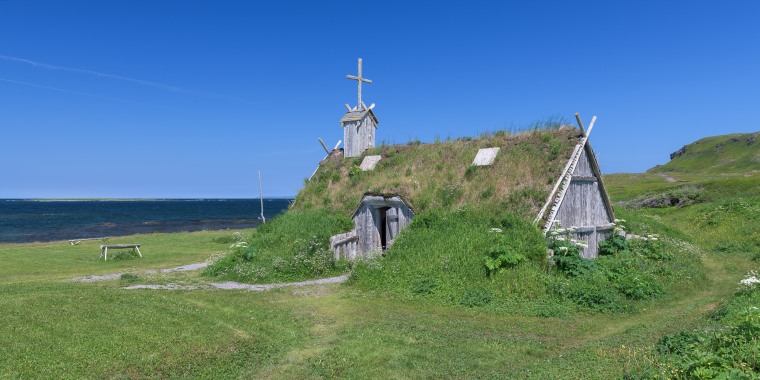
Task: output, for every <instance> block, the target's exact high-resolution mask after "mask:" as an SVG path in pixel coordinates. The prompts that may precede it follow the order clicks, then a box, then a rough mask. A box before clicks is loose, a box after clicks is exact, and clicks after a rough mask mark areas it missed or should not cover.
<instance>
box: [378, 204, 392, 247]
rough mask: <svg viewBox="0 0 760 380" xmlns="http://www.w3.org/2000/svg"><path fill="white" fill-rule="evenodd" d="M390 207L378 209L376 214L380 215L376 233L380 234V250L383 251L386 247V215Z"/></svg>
mask: <svg viewBox="0 0 760 380" xmlns="http://www.w3.org/2000/svg"><path fill="white" fill-rule="evenodd" d="M389 209H390V207H378V208H377V212H378V214H380V218H379V219H378V226H377V232H379V233H380V248H382V249H383V251H385V249H386V248H387V247H388V221H387V220H386V214H387V213H388V210H389Z"/></svg>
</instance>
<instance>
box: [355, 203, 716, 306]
mask: <svg viewBox="0 0 760 380" xmlns="http://www.w3.org/2000/svg"><path fill="white" fill-rule="evenodd" d="M690 248H691V247H688V246H683V245H682V243H680V242H678V241H666V242H663V241H660V240H651V241H650V240H647V241H641V242H633V243H630V242H626V243H624V244H622V245H621V247H619V248H617V249H612V250H611V251H610V252H609V253H610V254H609V255H607V256H605V257H603V258H600V259H598V260H595V261H588V260H584V259H581V258H580V257H579V256H578V252H577V251H576V252H574V256H572V255H567V256H565V258H567V260H565V262H564V264H565V265H564V266H563V265H561V263H559V262H558V266H557V268H559V270H557V269H555V270H554V271H553V273H552V274H547V272H548V269H549V266H548V263H547V262H546V259H545V257H546V239H545V238H544V237H543V235H542V234H541V233H540V231H538V230H537V229H535V228H534V227H533V226H532V225H531V224H530V223H528V222H527V221H525V220H523V219H521V218H519V217H515V216H506V217H503V218H501V219H490V220H489V219H484V218H482V214H480V213H478V212H476V211H472V210H459V211H453V212H441V211H435V212H429V213H426V214H424V215H420V216H419V217H417V218H415V219H414V220H413V222H412V224H411V225H410V226H409V228H408V229H407V230H406V231H405V232H404V234H402V235H401V236H400V237H399V239H398V240H397V241H396V242H395V243H394V245H393V246H392V247H391V248H390V249H389V250H388V251H387V252H386V255H385V257H383V258H380V259H376V260H372V261H364V262H359V263H357V265H356V267H355V268H354V271H353V273H352V275H351V280H350V282H349V283H350V284H352V285H353V286H355V287H357V288H359V289H362V290H364V291H377V292H384V293H388V294H392V295H394V296H398V297H402V298H408V299H430V300H437V301H443V302H445V303H448V304H458V305H463V306H467V307H486V308H489V309H495V310H501V311H510V312H512V313H517V314H527V315H541V316H556V315H563V314H565V313H567V312H568V311H570V310H572V309H576V308H580V309H588V310H596V311H624V310H627V309H629V308H630V306H631V305H632V303H634V302H636V301H641V300H646V299H651V298H654V297H658V296H660V295H663V294H665V293H668V292H671V293H672V292H674V291H677V290H681V289H683V288H684V287H688V284H691V283H693V282H694V281H698V280H699V279H701V278H702V274H701V273H702V272H701V270H702V268H701V264H700V262H699V257H698V256H697V255H696V254H695V253H694V250H693V249H690ZM494 251H499V252H506V253H503V255H502V256H501V257H504V258H505V260H504V261H505V262H506V263H505V265H502V266H501V268H500V269H499V270H489V269H488V266H487V263H488V262H489V259H491V258H492V257H493V255H492V253H493V252H494ZM519 257H522V258H523V259H519ZM515 258H517V259H515ZM573 258H575V259H573ZM559 260H560V257H559V255H558V257H557V261H559Z"/></svg>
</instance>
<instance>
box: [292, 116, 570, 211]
mask: <svg viewBox="0 0 760 380" xmlns="http://www.w3.org/2000/svg"><path fill="white" fill-rule="evenodd" d="M557 127H558V126H557V125H548V126H545V127H544V128H541V129H536V130H533V131H527V132H523V133H518V134H509V133H506V132H503V131H502V132H497V133H495V134H487V135H484V136H480V137H478V138H474V139H473V138H461V139H457V140H453V141H438V142H434V143H429V144H422V143H420V142H419V141H415V142H410V143H408V144H405V145H393V146H379V147H376V148H373V149H370V150H368V151H367V152H365V153H364V154H362V155H361V156H359V157H356V158H351V159H344V158H342V155H341V154H337V155H336V154H333V155H331V156H330V157H329V158H328V159H327V160H325V161H323V162H322V163H321V165H320V167H319V170H318V171H317V172H316V174H315V175H314V177H313V178H312V179H311V180H310V181H308V182H306V184H305V185H304V187H303V189H301V191H300V192H299V193H298V196H297V197H296V201H295V206H294V209H296V210H309V209H324V210H329V211H330V212H337V213H340V214H343V215H346V216H350V215H351V213H353V211H354V209H355V208H356V206H357V205H358V204H359V201H360V199H361V197H362V195H364V193H365V192H372V193H385V194H389V193H392V194H399V195H401V196H403V197H404V198H405V199H408V200H409V201H410V202H411V205H412V207H414V210H415V211H416V212H418V213H419V212H425V211H427V210H442V209H444V210H452V209H456V208H458V207H461V206H465V205H469V206H470V207H477V208H480V209H483V210H500V211H501V212H504V211H512V212H516V213H519V214H521V215H524V216H525V217H526V218H530V217H532V216H535V215H536V214H537V213H538V210H539V208H540V207H541V206H542V205H543V202H544V201H545V200H546V197H547V196H548V195H549V191H550V190H551V188H552V186H553V185H554V183H555V181H556V179H557V177H558V176H559V175H561V172H562V169H563V168H564V165H565V163H566V162H567V160H568V159H569V158H570V155H571V154H572V151H573V148H574V147H575V145H576V144H577V142H578V140H579V138H580V132H579V131H578V130H576V129H571V128H564V129H563V130H559V129H557ZM491 147H500V148H501V150H500V152H499V154H498V155H497V156H496V160H495V162H494V164H493V165H491V166H482V167H475V166H471V164H472V160H473V159H474V158H475V154H476V153H477V152H478V149H480V148H491ZM371 155H380V156H382V159H381V160H380V162H379V163H378V164H377V166H376V168H375V169H374V170H372V171H366V172H365V171H361V170H360V169H359V165H360V164H361V162H362V160H363V159H364V157H366V156H371Z"/></svg>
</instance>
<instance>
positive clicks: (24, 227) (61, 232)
mask: <svg viewBox="0 0 760 380" xmlns="http://www.w3.org/2000/svg"><path fill="white" fill-rule="evenodd" d="M290 202H291V200H289V199H264V217H266V219H267V220H269V219H271V218H273V217H274V216H276V215H277V214H280V213H281V212H283V211H285V210H286V209H287V208H288V205H289V204H290ZM260 214H261V209H260V205H259V200H258V199H169V200H164V199H161V200H126V201H122V200H106V201H79V200H74V201H68V200H67V201H53V200H20V199H0V243H23V242H33V241H39V242H45V241H53V240H68V239H81V238H88V237H103V236H123V235H131V234H136V233H153V232H181V231H200V230H219V229H227V228H230V229H235V228H251V227H256V226H258V225H259V224H260V223H261V221H260V220H259V215H260Z"/></svg>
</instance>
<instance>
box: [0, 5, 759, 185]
mask: <svg viewBox="0 0 760 380" xmlns="http://www.w3.org/2000/svg"><path fill="white" fill-rule="evenodd" d="M758 14H760V3H758V2H756V1H732V2H715V1H711V2H701V1H681V2H679V1H672V2H661V1H657V2H655V1H636V2H610V1H604V2H601V1H600V2H585V3H582V4H576V3H575V2H567V1H558V2H546V1H535V2H477V1H468V2H415V3H411V2H396V1H383V2H357V1H351V2H289V1H276V2H275V1H267V2H251V1H215V2H211V1H187V0H184V1H147V0H145V1H141V0H111V1H81V0H69V1H43V0H4V1H3V0H0V35H2V36H3V38H2V39H0V131H2V135H1V137H0V144H1V145H0V147H1V148H0V173H1V174H2V182H0V198H32V197H256V196H258V183H257V177H256V172H257V170H261V172H262V177H263V179H264V193H265V195H268V196H288V195H294V194H295V193H296V192H297V191H298V189H299V188H300V187H301V186H302V184H303V180H304V178H305V177H308V176H309V175H310V174H311V172H312V171H313V170H314V168H315V166H316V164H317V162H318V161H319V160H320V159H321V158H322V157H323V156H324V152H323V151H322V149H321V147H320V146H319V144H318V142H317V140H316V139H317V137H322V138H323V139H324V140H325V142H326V143H327V144H328V145H334V144H335V142H337V140H339V139H341V138H342V131H341V129H340V127H339V120H340V118H341V116H342V115H343V113H344V112H345V108H344V106H343V104H344V103H350V104H353V103H355V101H356V100H355V99H356V83H355V82H353V81H349V80H347V79H345V75H346V74H356V60H357V58H358V57H362V58H363V60H364V75H365V76H366V77H367V78H369V79H372V80H373V82H374V83H373V84H371V85H365V86H364V99H365V102H366V103H367V104H369V103H371V102H374V103H376V104H377V106H376V108H375V111H376V113H377V115H378V118H379V119H380V125H379V128H378V130H377V136H378V143H380V142H382V141H386V142H388V143H405V142H407V141H409V140H410V139H420V140H422V141H433V140H434V139H435V138H436V137H438V138H441V139H445V138H447V137H451V138H456V137H459V136H472V135H477V134H480V133H482V132H484V131H495V130H499V129H505V128H521V127H525V126H527V125H529V124H530V123H532V122H534V121H536V120H542V119H547V118H549V117H565V118H566V119H567V120H572V115H573V114H574V113H575V112H580V113H581V115H582V116H583V117H584V119H585V120H586V122H587V123H588V120H589V119H590V118H591V116H592V115H597V116H598V121H597V123H596V126H595V127H594V132H593V134H592V137H591V142H592V144H593V146H594V149H595V150H596V151H597V154H598V156H599V159H600V163H601V166H602V170H603V171H604V172H606V173H613V172H639V171H644V170H646V169H648V168H650V167H652V166H654V165H656V164H662V163H665V162H667V161H668V155H669V153H671V152H672V151H675V150H676V149H678V148H680V147H681V146H682V145H684V144H686V143H689V142H692V141H694V140H696V139H699V138H701V137H706V136H711V135H718V134H725V133H734V132H752V131H757V130H760V113H758V112H757V111H758V105H760V70H759V69H758V68H760V23H758V22H757V19H756V18H757V15H758Z"/></svg>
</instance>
